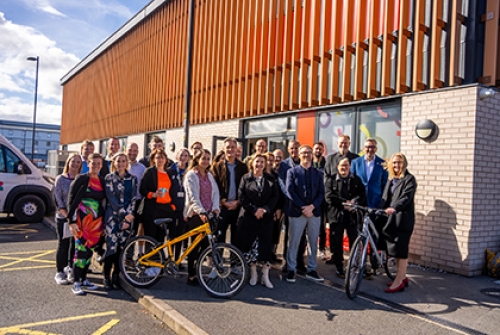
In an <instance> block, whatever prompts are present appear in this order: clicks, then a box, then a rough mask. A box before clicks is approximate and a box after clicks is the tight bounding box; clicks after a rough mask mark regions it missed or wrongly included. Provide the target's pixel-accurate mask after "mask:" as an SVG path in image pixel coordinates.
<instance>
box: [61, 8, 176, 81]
mask: <svg viewBox="0 0 500 335" xmlns="http://www.w3.org/2000/svg"><path fill="white" fill-rule="evenodd" d="M169 1H170V0H151V2H150V3H148V4H147V5H146V6H144V8H143V9H141V10H140V11H139V12H138V13H137V14H135V15H134V16H133V17H132V18H131V19H130V20H128V21H127V22H126V23H125V24H124V25H123V26H121V27H120V28H119V29H118V30H117V31H115V32H114V33H113V34H112V35H111V36H109V37H108V38H107V39H105V40H104V42H102V43H101V44H99V46H97V48H95V49H94V50H92V52H90V53H89V54H88V55H87V56H85V58H83V59H82V60H81V61H80V62H79V63H78V64H76V65H75V66H74V67H73V68H72V69H71V70H69V72H68V73H66V74H65V75H64V76H63V77H62V78H61V79H60V81H61V85H64V84H65V83H67V82H68V81H69V80H70V79H71V78H73V76H75V75H76V74H77V73H78V72H80V71H81V70H83V68H85V67H86V66H87V65H88V64H90V63H91V62H92V61H93V60H94V59H96V58H97V57H98V56H99V55H101V54H102V53H103V52H104V51H106V50H107V49H108V48H109V47H110V46H111V45H113V44H114V43H115V42H116V41H118V40H119V39H120V38H122V37H123V36H124V35H125V34H127V33H128V32H129V31H131V30H132V29H133V28H135V27H136V26H137V25H138V24H139V23H141V22H142V21H143V20H144V19H145V18H147V17H148V16H149V15H150V14H151V13H153V12H154V11H155V10H157V9H158V8H159V7H160V6H162V5H163V4H164V3H166V2H169Z"/></svg>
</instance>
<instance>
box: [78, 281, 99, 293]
mask: <svg viewBox="0 0 500 335" xmlns="http://www.w3.org/2000/svg"><path fill="white" fill-rule="evenodd" d="M82 288H84V289H86V290H89V291H95V290H97V289H98V288H99V286H97V285H94V284H92V283H91V282H90V281H89V280H88V279H85V280H84V281H83V282H82Z"/></svg>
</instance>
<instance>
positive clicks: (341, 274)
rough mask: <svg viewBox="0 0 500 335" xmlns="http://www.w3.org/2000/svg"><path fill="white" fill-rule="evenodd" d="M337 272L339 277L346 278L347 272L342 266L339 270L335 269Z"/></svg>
mask: <svg viewBox="0 0 500 335" xmlns="http://www.w3.org/2000/svg"><path fill="white" fill-rule="evenodd" d="M335 273H336V274H337V277H339V278H341V279H344V278H345V272H344V269H342V267H338V268H337V271H335Z"/></svg>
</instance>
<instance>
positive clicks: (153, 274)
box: [120, 236, 163, 287]
mask: <svg viewBox="0 0 500 335" xmlns="http://www.w3.org/2000/svg"><path fill="white" fill-rule="evenodd" d="M157 245H158V242H156V240H155V239H154V238H152V237H148V236H138V237H135V238H134V239H132V240H130V242H128V243H127V245H126V246H125V248H124V249H123V252H122V254H121V256H120V268H121V270H122V273H123V276H124V277H125V279H126V280H127V282H129V283H130V284H132V285H133V286H135V287H150V286H152V285H154V284H156V283H157V282H158V281H159V280H160V273H161V268H159V267H155V266H146V265H141V264H139V258H140V257H141V256H142V255H145V254H147V253H149V252H151V251H153V250H154V249H155V248H156V246H157ZM148 260H149V261H154V262H158V263H161V264H163V252H161V251H160V252H158V253H157V254H155V255H154V256H151V257H149V258H148Z"/></svg>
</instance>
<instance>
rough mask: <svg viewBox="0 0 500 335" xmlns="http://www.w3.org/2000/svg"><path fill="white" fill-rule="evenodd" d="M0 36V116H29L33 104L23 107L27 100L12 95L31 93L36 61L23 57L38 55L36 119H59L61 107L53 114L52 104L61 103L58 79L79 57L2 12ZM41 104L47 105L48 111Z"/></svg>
mask: <svg viewBox="0 0 500 335" xmlns="http://www.w3.org/2000/svg"><path fill="white" fill-rule="evenodd" d="M0 36H1V37H0V38H1V40H0V44H1V45H2V48H1V49H0V91H2V93H3V95H4V98H3V99H1V100H0V118H9V119H12V118H11V116H16V117H17V120H20V118H22V119H21V120H22V121H23V120H24V119H25V118H30V119H31V114H32V109H33V106H32V105H31V107H30V108H26V106H25V105H29V104H27V103H23V102H21V101H20V100H16V98H15V97H16V95H18V96H19V95H23V97H24V95H26V94H33V90H34V86H35V72H36V65H35V62H29V61H27V60H26V58H27V57H30V56H39V57H40V63H39V82H38V101H39V105H38V106H39V109H40V111H41V114H40V115H41V117H40V119H39V121H38V122H43V123H47V122H46V121H45V120H44V118H47V119H50V120H51V122H52V123H54V122H55V123H60V109H61V107H60V106H58V109H59V110H58V112H57V113H56V114H54V111H55V109H54V107H55V106H56V105H55V104H53V103H54V102H56V103H59V104H60V103H61V100H62V88H61V86H60V82H59V79H60V78H61V77H62V76H63V75H64V74H66V73H67V71H68V69H71V68H72V67H73V66H75V64H77V63H78V62H79V59H78V57H76V56H75V55H73V54H71V53H67V52H65V51H63V50H61V49H60V48H58V47H57V45H56V42H54V41H53V40H51V39H49V38H48V37H46V36H45V35H43V34H42V33H41V32H39V31H37V30H35V29H33V28H31V27H28V26H23V25H17V24H14V23H12V22H11V21H9V20H7V19H6V18H5V15H4V13H2V12H0ZM9 96H10V98H8V97H9ZM44 100H45V101H44ZM42 106H44V107H45V108H46V109H47V113H46V112H45V111H43V108H42ZM30 110H31V111H30ZM54 115H57V117H54Z"/></svg>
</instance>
